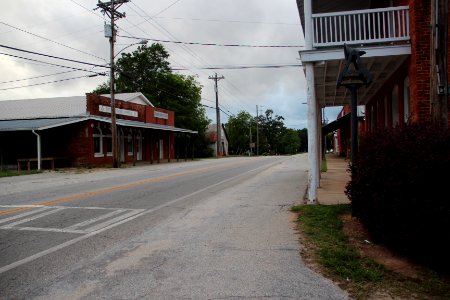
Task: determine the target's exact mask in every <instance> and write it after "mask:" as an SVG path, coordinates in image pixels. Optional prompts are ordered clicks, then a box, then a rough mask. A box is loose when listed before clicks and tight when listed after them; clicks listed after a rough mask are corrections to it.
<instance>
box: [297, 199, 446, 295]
mask: <svg viewBox="0 0 450 300" xmlns="http://www.w3.org/2000/svg"><path fill="white" fill-rule="evenodd" d="M292 211H294V212H297V213H298V214H299V217H298V225H299V226H298V228H299V230H300V232H301V237H302V238H301V242H302V244H303V245H304V246H306V249H307V252H306V253H303V254H305V255H308V256H311V257H312V259H313V261H315V262H317V263H318V264H319V265H320V270H321V272H322V273H324V275H325V276H327V277H329V278H331V279H333V280H334V281H336V282H338V283H339V285H340V286H341V287H342V288H343V289H346V290H347V291H349V293H350V295H351V296H352V297H353V298H355V299H367V298H369V297H370V296H372V297H373V295H374V293H375V292H377V291H381V292H384V293H387V294H390V295H392V296H394V297H400V298H401V299H450V280H448V278H447V279H443V278H442V277H440V276H439V275H437V274H435V273H433V272H431V271H429V270H422V271H421V272H420V274H419V278H409V277H406V276H404V275H401V274H398V273H395V272H393V271H389V270H387V269H385V268H384V266H383V265H381V264H379V263H377V262H375V261H373V260H371V259H368V258H365V257H362V256H361V255H360V254H359V253H358V251H357V250H356V249H355V248H354V247H353V246H352V245H350V243H349V242H348V239H347V237H346V236H345V234H344V232H343V223H342V221H341V219H340V215H343V214H349V213H350V211H351V208H350V205H349V204H340V205H300V206H294V207H293V208H292Z"/></svg>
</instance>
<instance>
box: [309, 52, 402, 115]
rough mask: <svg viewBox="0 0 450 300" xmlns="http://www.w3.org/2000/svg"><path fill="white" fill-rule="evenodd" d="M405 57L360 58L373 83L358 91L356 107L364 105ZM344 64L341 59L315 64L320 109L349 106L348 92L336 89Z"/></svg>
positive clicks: (316, 89)
mask: <svg viewBox="0 0 450 300" xmlns="http://www.w3.org/2000/svg"><path fill="white" fill-rule="evenodd" d="M407 57H408V55H395V56H379V57H366V58H364V57H362V58H361V60H362V63H363V64H364V65H365V66H366V68H367V69H368V70H369V72H370V73H371V74H372V75H373V81H372V83H371V84H370V85H369V87H362V88H360V89H359V93H358V105H365V104H366V103H367V102H368V101H369V100H370V99H371V98H372V97H373V96H374V95H375V93H376V92H377V91H378V90H379V89H380V88H381V87H382V86H383V84H384V83H385V82H386V80H387V79H388V78H390V77H391V75H392V74H393V73H394V72H395V71H396V70H397V69H398V68H399V67H400V65H401V64H402V63H403V62H404V61H405V60H406V59H407ZM344 64H345V62H344V60H343V59H337V60H326V61H322V62H317V63H316V64H315V66H314V81H315V92H316V98H317V100H318V101H319V105H320V106H321V107H326V106H341V105H347V104H350V100H351V95H350V93H349V92H348V90H347V89H346V88H345V87H340V88H337V87H336V82H337V80H338V77H339V74H340V73H341V71H342V69H343V68H344Z"/></svg>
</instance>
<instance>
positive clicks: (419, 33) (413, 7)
mask: <svg viewBox="0 0 450 300" xmlns="http://www.w3.org/2000/svg"><path fill="white" fill-rule="evenodd" d="M409 10H410V34H411V52H412V53H411V64H410V65H409V74H410V86H411V89H410V92H411V99H412V102H411V114H412V115H411V120H412V122H415V123H416V122H419V123H423V122H427V121H430V70H431V66H430V40H431V31H430V17H431V3H430V0H421V1H414V0H409Z"/></svg>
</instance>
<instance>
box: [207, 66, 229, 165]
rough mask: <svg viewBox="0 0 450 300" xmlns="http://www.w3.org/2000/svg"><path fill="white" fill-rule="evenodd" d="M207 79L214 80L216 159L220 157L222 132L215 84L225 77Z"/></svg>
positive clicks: (217, 90) (217, 89) (217, 92)
mask: <svg viewBox="0 0 450 300" xmlns="http://www.w3.org/2000/svg"><path fill="white" fill-rule="evenodd" d="M208 78H209V79H212V80H214V89H215V91H216V123H217V142H216V146H217V154H216V157H219V156H222V136H221V135H222V130H221V124H220V109H219V88H218V86H217V82H218V81H219V80H221V79H225V77H223V76H220V77H217V73H216V74H215V76H214V77H213V76H209V77H208Z"/></svg>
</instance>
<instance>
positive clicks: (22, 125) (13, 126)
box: [0, 117, 89, 131]
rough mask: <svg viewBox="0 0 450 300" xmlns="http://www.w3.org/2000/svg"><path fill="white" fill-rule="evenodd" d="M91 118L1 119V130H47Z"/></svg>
mask: <svg viewBox="0 0 450 300" xmlns="http://www.w3.org/2000/svg"><path fill="white" fill-rule="evenodd" d="M88 119H89V118H87V117H82V118H49V119H23V120H0V131H31V130H45V129H50V128H54V127H60V126H64V125H69V124H73V123H78V122H82V121H86V120H88Z"/></svg>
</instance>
